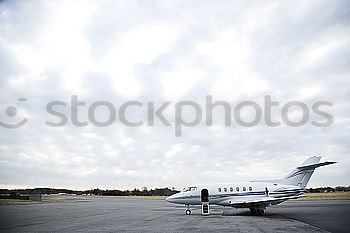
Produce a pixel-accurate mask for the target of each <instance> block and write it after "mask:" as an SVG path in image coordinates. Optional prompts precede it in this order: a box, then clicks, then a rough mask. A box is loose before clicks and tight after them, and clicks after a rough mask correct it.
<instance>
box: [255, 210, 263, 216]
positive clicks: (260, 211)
mask: <svg viewBox="0 0 350 233" xmlns="http://www.w3.org/2000/svg"><path fill="white" fill-rule="evenodd" d="M264 213H265V211H264V209H257V214H258V215H259V216H262V215H264Z"/></svg>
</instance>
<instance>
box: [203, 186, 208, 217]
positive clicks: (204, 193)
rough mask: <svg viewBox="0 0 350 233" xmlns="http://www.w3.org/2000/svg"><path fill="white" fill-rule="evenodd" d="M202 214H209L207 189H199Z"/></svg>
mask: <svg viewBox="0 0 350 233" xmlns="http://www.w3.org/2000/svg"><path fill="white" fill-rule="evenodd" d="M201 202H202V215H209V191H208V189H202V190H201Z"/></svg>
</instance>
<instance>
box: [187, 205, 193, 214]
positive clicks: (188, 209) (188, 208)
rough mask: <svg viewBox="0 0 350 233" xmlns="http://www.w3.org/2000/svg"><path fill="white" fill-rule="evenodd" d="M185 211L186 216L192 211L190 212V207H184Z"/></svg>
mask: <svg viewBox="0 0 350 233" xmlns="http://www.w3.org/2000/svg"><path fill="white" fill-rule="evenodd" d="M186 207H187V210H186V211H185V214H186V215H191V213H192V211H191V210H190V205H186Z"/></svg>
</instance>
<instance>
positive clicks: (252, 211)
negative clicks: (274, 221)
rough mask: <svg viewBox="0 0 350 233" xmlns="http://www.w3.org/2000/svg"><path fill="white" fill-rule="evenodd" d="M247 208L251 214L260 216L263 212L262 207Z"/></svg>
mask: <svg viewBox="0 0 350 233" xmlns="http://www.w3.org/2000/svg"><path fill="white" fill-rule="evenodd" d="M249 209H250V213H251V214H252V215H258V216H262V215H264V213H265V211H264V209H257V208H249Z"/></svg>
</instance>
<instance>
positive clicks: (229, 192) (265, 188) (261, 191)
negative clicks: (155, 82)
mask: <svg viewBox="0 0 350 233" xmlns="http://www.w3.org/2000/svg"><path fill="white" fill-rule="evenodd" d="M320 159H321V157H320V156H314V157H310V158H308V159H307V160H306V161H305V162H304V163H302V164H301V165H300V166H298V167H297V168H295V169H294V170H293V171H291V172H290V173H288V174H287V175H286V176H285V177H284V178H282V179H278V180H261V181H250V182H242V183H222V184H200V185H193V186H190V187H188V188H185V189H184V190H183V191H182V192H180V193H176V194H174V195H172V196H170V197H168V198H167V199H166V201H168V202H171V203H176V204H184V205H185V206H187V210H186V215H190V214H191V210H190V206H194V205H202V214H203V215H208V214H209V205H218V206H229V207H234V208H249V209H250V212H251V214H252V215H263V214H264V210H265V209H266V207H268V206H270V205H277V204H280V203H282V202H284V201H286V200H288V199H296V198H299V197H301V196H302V194H303V193H305V191H306V188H305V187H306V185H307V183H308V182H309V180H310V178H311V176H312V174H313V172H314V170H315V168H317V167H321V166H325V165H329V164H333V163H336V162H322V163H320V162H319V161H320Z"/></svg>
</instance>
